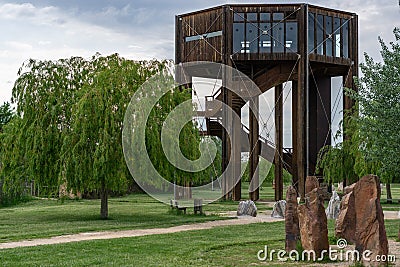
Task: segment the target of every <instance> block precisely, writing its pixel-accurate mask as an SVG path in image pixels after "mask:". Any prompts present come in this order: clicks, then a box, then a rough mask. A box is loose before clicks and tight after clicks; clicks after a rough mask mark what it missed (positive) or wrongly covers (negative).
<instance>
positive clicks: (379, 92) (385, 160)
mask: <svg viewBox="0 0 400 267" xmlns="http://www.w3.org/2000/svg"><path fill="white" fill-rule="evenodd" d="M394 34H395V37H396V43H393V42H392V43H391V47H392V49H389V48H388V46H386V45H385V43H384V42H383V40H382V39H381V38H379V42H380V44H381V47H382V51H381V55H382V58H383V63H375V62H374V60H373V59H372V58H371V57H369V56H368V55H367V54H365V63H364V64H361V70H362V72H363V77H362V78H361V79H357V78H355V79H356V83H357V87H358V90H357V91H354V90H352V89H348V88H345V90H346V93H347V94H348V95H349V96H350V97H352V98H353V99H355V100H356V102H357V104H356V107H355V110H350V111H345V112H347V114H346V115H345V116H344V117H345V121H344V125H345V131H344V132H343V134H344V135H345V136H346V138H345V139H344V140H343V142H342V143H339V144H337V145H336V147H330V146H328V147H324V148H323V149H321V151H320V152H319V155H318V163H317V172H318V171H321V170H322V171H323V174H324V176H325V177H326V178H327V179H328V180H329V181H333V182H339V181H342V180H343V179H345V178H347V180H348V181H349V182H350V183H351V182H355V181H356V180H357V179H358V177H362V176H364V175H366V174H370V173H373V174H377V175H379V176H380V177H381V178H382V179H383V180H384V181H385V182H389V183H390V182H392V178H393V177H398V176H399V173H400V159H399V157H398V154H399V153H400V146H399V142H398V140H400V125H399V124H398V118H399V117H400V104H399V103H400V71H399V66H400V44H399V41H400V30H399V29H395V30H394ZM337 134H338V135H340V134H342V132H340V131H339V132H338V133H337Z"/></svg>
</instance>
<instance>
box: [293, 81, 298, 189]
mask: <svg viewBox="0 0 400 267" xmlns="http://www.w3.org/2000/svg"><path fill="white" fill-rule="evenodd" d="M297 91H298V83H297V81H292V185H293V186H294V188H295V189H296V191H297V192H299V177H298V176H297V120H298V119H297Z"/></svg>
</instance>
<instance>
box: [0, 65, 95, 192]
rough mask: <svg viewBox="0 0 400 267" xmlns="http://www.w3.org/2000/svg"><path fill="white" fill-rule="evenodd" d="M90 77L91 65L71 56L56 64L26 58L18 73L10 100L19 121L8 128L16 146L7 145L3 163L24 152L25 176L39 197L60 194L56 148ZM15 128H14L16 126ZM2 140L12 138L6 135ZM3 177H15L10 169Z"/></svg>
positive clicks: (12, 162)
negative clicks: (33, 185) (34, 185)
mask: <svg viewBox="0 0 400 267" xmlns="http://www.w3.org/2000/svg"><path fill="white" fill-rule="evenodd" d="M91 73H93V68H92V65H91V61H87V60H84V59H83V58H79V57H73V58H70V59H61V60H58V61H41V60H28V61H27V62H25V63H24V64H23V65H22V67H21V68H20V69H19V71H18V79H17V80H16V82H15V84H14V87H13V92H12V102H13V103H16V104H17V110H16V111H17V116H19V117H20V118H21V121H20V122H18V125H17V124H13V125H14V127H18V129H12V130H9V133H10V134H9V136H14V137H15V139H14V140H13V142H14V147H7V145H6V147H5V149H6V151H5V152H4V153H5V155H9V156H7V157H6V156H5V157H3V164H4V165H5V166H17V165H18V164H20V163H21V162H20V160H21V157H20V156H17V155H20V154H22V155H23V156H22V159H23V164H22V165H21V166H23V171H24V175H23V176H25V177H33V178H34V179H35V183H36V185H38V186H40V187H41V190H40V192H41V193H42V194H43V195H54V194H56V192H58V174H59V171H60V153H59V152H60V148H61V146H62V143H63V133H64V132H65V131H68V129H69V125H70V123H71V112H72V105H73V104H74V103H75V101H76V94H77V92H78V91H79V90H80V89H81V88H82V86H83V85H84V84H86V83H87V82H88V81H89V79H90V74H91ZM14 127H13V128H14ZM9 136H8V137H5V138H10V137H9ZM2 173H3V175H5V176H8V177H10V179H17V177H19V176H14V174H15V172H14V171H13V170H12V168H4V169H3V170H2Z"/></svg>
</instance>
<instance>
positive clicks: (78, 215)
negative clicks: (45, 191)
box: [0, 194, 237, 242]
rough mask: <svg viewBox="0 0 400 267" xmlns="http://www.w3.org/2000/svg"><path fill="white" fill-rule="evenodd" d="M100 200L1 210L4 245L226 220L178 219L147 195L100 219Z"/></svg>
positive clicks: (120, 203) (212, 208)
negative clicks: (85, 233) (23, 241)
mask: <svg viewBox="0 0 400 267" xmlns="http://www.w3.org/2000/svg"><path fill="white" fill-rule="evenodd" d="M236 206H237V203H235V202H224V203H216V204H215V205H208V206H206V207H205V208H204V210H205V211H209V212H211V213H214V212H217V211H223V210H224V209H225V210H235V209H236ZM99 213H100V201H99V200H74V201H72V200H71V201H65V202H61V201H58V200H43V199H40V200H39V199H36V200H32V201H30V202H27V203H23V204H20V205H17V206H13V207H8V208H1V209H0V242H6V241H12V240H23V239H32V238H39V237H49V236H56V235H62V234H73V233H79V232H89V231H105V230H123V229H138V228H155V227H169V226H174V225H180V224H186V223H195V222H203V221H209V220H217V219H223V218H221V217H220V216H216V215H208V216H201V215H193V209H188V215H182V216H176V214H174V213H171V212H170V208H169V206H167V205H165V204H162V203H159V202H157V201H156V200H154V199H152V198H150V197H149V196H147V195H144V194H134V195H130V196H126V197H121V198H111V199H110V200H109V216H110V219H109V220H100V216H99Z"/></svg>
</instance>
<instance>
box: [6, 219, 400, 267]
mask: <svg viewBox="0 0 400 267" xmlns="http://www.w3.org/2000/svg"><path fill="white" fill-rule="evenodd" d="M399 223H400V221H399V220H391V221H386V222H385V224H386V231H387V233H388V237H389V238H392V239H394V238H395V237H396V236H397V231H398V227H399ZM329 235H330V240H331V243H332V244H334V243H335V239H334V238H333V221H329ZM284 238H285V234H284V222H274V223H259V224H252V225H240V226H226V227H218V228H213V229H209V230H196V231H189V232H181V233H174V234H163V235H152V236H142V237H133V238H120V239H110V240H93V241H83V242H76V243H67V244H59V245H46V246H38V247H29V248H16V249H7V250H1V251H0V261H1V264H2V266H253V265H254V266H257V265H261V266H278V262H277V261H274V262H269V261H267V262H260V261H259V260H258V259H257V256H256V255H257V252H258V251H259V250H261V249H263V248H264V246H265V245H268V248H269V249H284V246H285V242H284ZM287 265H289V263H285V264H284V266H287ZM290 265H291V266H299V265H301V264H299V263H298V262H295V263H291V264H290ZM279 266H282V265H279ZM327 266H329V265H328V264H327Z"/></svg>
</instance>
